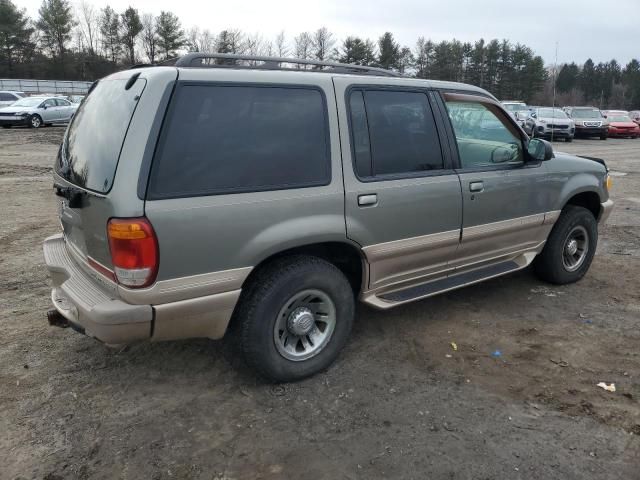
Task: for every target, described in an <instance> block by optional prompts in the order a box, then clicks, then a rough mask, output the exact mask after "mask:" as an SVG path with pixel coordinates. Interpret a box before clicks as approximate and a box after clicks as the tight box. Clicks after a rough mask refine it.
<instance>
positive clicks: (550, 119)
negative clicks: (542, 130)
mask: <svg viewBox="0 0 640 480" xmlns="http://www.w3.org/2000/svg"><path fill="white" fill-rule="evenodd" d="M536 120H544V121H545V122H547V123H553V124H555V125H557V124H559V123H560V124H565V123H566V124H567V125H571V124H572V123H573V120H572V119H570V118H559V117H538V118H536Z"/></svg>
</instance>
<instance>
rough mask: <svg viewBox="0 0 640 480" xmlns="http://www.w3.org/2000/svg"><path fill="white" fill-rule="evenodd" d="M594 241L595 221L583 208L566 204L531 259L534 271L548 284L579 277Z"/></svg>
mask: <svg viewBox="0 0 640 480" xmlns="http://www.w3.org/2000/svg"><path fill="white" fill-rule="evenodd" d="M597 244H598V224H597V222H596V219H595V217H594V216H593V214H592V213H591V212H590V211H589V210H587V209H586V208H584V207H579V206H577V205H567V206H566V207H565V208H564V210H563V211H562V214H561V215H560V218H559V219H558V221H557V222H556V224H555V225H554V227H553V230H551V233H550V234H549V238H547V243H546V244H545V246H544V249H543V250H542V253H540V255H538V256H537V257H536V259H535V261H534V264H533V266H534V269H535V272H536V274H537V275H538V276H539V277H540V278H541V279H542V280H545V281H547V282H550V283H555V284H559V285H562V284H566V283H573V282H577V281H578V280H580V279H581V278H582V277H583V276H584V274H585V273H587V270H589V266H590V265H591V262H592V261H593V255H594V254H595V251H596V246H597Z"/></svg>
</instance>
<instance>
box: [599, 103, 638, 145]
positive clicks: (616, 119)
mask: <svg viewBox="0 0 640 480" xmlns="http://www.w3.org/2000/svg"><path fill="white" fill-rule="evenodd" d="M604 114H605V117H606V119H607V121H608V122H609V136H610V137H630V138H638V137H640V125H638V124H637V123H636V122H634V121H633V120H631V117H629V112H625V111H622V110H607V111H606V112H604Z"/></svg>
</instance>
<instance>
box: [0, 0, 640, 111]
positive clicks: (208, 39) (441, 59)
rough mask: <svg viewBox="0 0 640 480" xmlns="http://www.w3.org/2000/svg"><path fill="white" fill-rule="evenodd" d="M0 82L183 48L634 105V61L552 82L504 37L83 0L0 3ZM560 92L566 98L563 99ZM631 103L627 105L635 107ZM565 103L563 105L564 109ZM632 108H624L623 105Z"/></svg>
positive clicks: (572, 68) (89, 73) (512, 94)
mask: <svg viewBox="0 0 640 480" xmlns="http://www.w3.org/2000/svg"><path fill="white" fill-rule="evenodd" d="M0 19H1V20H0V77H4V78H53V79H61V80H62V79H69V80H95V79H98V78H101V77H103V76H105V75H108V74H109V73H112V72H114V71H116V70H120V69H122V68H127V67H130V66H132V65H135V64H138V63H151V64H154V63H158V62H162V61H164V60H167V59H170V58H172V57H174V56H176V55H177V54H179V53H182V52H185V51H191V52H198V51H201V52H220V53H237V54H248V55H266V56H278V57H296V58H302V59H308V60H321V61H322V60H335V61H339V62H343V63H354V64H358V65H369V66H377V67H382V68H387V69H392V70H395V71H398V72H400V73H403V74H405V75H411V76H415V77H418V78H430V79H434V80H450V81H456V82H465V83H471V84H474V85H478V86H480V87H482V88H485V89H487V90H488V91H490V92H491V93H493V94H494V95H495V96H496V97H498V98H501V99H507V98H509V99H519V100H524V101H527V102H535V103H540V104H550V103H551V101H552V97H553V94H554V92H553V82H554V80H556V77H557V84H556V86H557V92H555V93H556V94H557V95H558V98H559V99H566V100H572V101H573V102H569V103H577V102H579V101H580V102H589V101H597V103H598V105H600V106H602V107H605V106H612V107H626V106H628V105H631V104H634V105H637V106H638V107H640V68H639V67H640V65H639V64H638V61H637V60H633V61H632V62H630V63H629V65H627V66H626V67H624V68H622V67H621V66H620V65H618V64H617V62H615V60H612V61H611V62H609V63H606V64H602V63H601V64H598V65H594V64H593V62H592V61H591V60H589V61H587V62H586V63H585V64H584V66H582V67H578V66H577V65H576V64H574V63H572V64H569V65H564V66H563V67H562V68H561V69H560V71H559V74H558V75H557V76H556V75H555V71H550V70H549V69H548V68H545V65H544V61H543V59H542V57H540V56H539V55H535V53H534V52H533V51H532V50H531V48H529V47H527V46H526V45H522V44H519V43H517V44H512V43H511V42H509V41H507V40H497V39H494V40H490V41H488V42H485V40H482V39H481V40H478V41H476V42H460V41H458V40H455V39H454V40H450V41H441V42H433V41H431V40H429V39H426V38H424V37H420V38H418V39H417V41H416V43H415V45H414V46H412V47H410V46H406V45H401V44H400V43H399V42H397V41H396V39H395V37H394V36H393V34H392V33H391V32H385V33H383V34H382V35H381V36H380V37H379V38H378V39H376V40H371V39H367V38H361V37H359V36H355V35H350V36H347V37H346V38H344V39H342V40H339V39H338V38H337V37H336V36H335V35H334V34H333V33H332V32H330V31H329V29H327V28H326V27H321V28H318V29H317V30H316V31H313V32H301V33H299V34H297V35H295V36H293V37H291V38H287V37H286V35H285V33H284V32H281V33H280V34H278V35H277V36H276V37H275V38H273V39H269V38H265V37H263V36H262V35H260V34H250V33H245V32H242V31H241V30H238V29H227V30H223V31H221V32H218V33H214V32H212V31H210V30H208V29H200V28H198V27H192V28H190V29H185V28H184V27H183V26H182V23H181V21H180V19H179V18H178V17H177V16H176V15H175V14H174V13H172V12H168V11H161V12H160V14H159V15H152V14H150V13H144V12H143V13H141V12H140V11H139V10H138V9H136V8H134V7H132V6H129V7H128V8H127V9H125V10H124V11H123V12H116V11H115V10H114V9H113V8H111V7H110V6H106V7H105V8H103V9H96V8H95V7H94V6H92V5H90V4H88V3H85V2H84V0H83V1H81V2H80V3H79V4H77V5H76V6H75V7H74V6H72V4H71V3H70V1H69V0H43V2H42V5H41V7H40V9H39V11H38V16H37V18H35V19H32V18H29V17H28V16H27V14H26V12H25V11H24V10H21V9H18V8H17V7H16V5H15V4H14V3H13V2H12V0H0ZM563 96H564V97H563ZM634 102H635V103H634ZM567 104H568V103H567ZM628 108H632V107H628Z"/></svg>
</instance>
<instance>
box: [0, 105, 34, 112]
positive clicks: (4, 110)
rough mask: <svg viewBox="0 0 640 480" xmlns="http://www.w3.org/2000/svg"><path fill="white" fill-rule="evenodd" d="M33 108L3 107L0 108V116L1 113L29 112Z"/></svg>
mask: <svg viewBox="0 0 640 480" xmlns="http://www.w3.org/2000/svg"><path fill="white" fill-rule="evenodd" d="M33 108H34V107H13V106H11V107H3V108H0V114H3V113H19V112H30V111H32V110H33Z"/></svg>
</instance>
